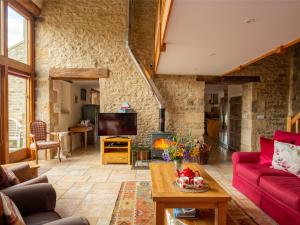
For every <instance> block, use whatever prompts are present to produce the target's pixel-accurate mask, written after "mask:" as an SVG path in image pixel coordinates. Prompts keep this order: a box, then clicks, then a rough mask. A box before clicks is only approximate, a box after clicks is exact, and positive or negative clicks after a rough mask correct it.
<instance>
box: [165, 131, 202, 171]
mask: <svg viewBox="0 0 300 225" xmlns="http://www.w3.org/2000/svg"><path fill="white" fill-rule="evenodd" d="M200 145H201V144H200V141H198V140H197V139H193V138H192V136H191V133H190V132H189V135H187V136H181V135H175V136H174V137H173V138H172V140H170V141H168V143H167V147H165V148H164V152H163V154H162V156H163V159H164V160H165V161H174V163H175V170H178V171H181V170H182V169H183V160H186V161H188V160H189V159H190V158H193V157H197V156H199V153H200V151H199V147H200Z"/></svg>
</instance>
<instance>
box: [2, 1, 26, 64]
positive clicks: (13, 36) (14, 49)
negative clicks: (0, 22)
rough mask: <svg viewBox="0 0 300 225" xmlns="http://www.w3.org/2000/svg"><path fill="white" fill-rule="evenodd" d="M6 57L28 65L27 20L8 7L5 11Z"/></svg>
mask: <svg viewBox="0 0 300 225" xmlns="http://www.w3.org/2000/svg"><path fill="white" fill-rule="evenodd" d="M7 14H8V17H7V29H8V30H7V35H8V36H7V47H8V57H9V58H11V59H14V60H17V61H19V62H22V63H26V64H27V63H28V20H27V19H26V18H25V17H24V16H22V15H21V14H20V13H18V12H17V11H16V10H14V9H13V8H12V7H10V6H8V10H7Z"/></svg>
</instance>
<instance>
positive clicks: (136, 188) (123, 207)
mask: <svg viewBox="0 0 300 225" xmlns="http://www.w3.org/2000/svg"><path fill="white" fill-rule="evenodd" d="M154 218H155V215H154V204H153V201H152V199H151V184H150V182H147V181H140V182H135V181H129V182H123V183H122V185H121V189H120V192H119V196H118V199H117V202H116V205H115V208H114V211H113V215H112V219H111V222H110V225H155V220H154ZM227 224H228V225H257V224H258V223H257V222H255V220H254V219H253V218H252V217H251V216H250V215H248V214H247V213H246V212H245V211H244V210H243V209H242V208H241V207H240V206H239V204H238V203H237V202H235V201H234V200H232V201H231V202H230V203H229V207H228V215H227Z"/></svg>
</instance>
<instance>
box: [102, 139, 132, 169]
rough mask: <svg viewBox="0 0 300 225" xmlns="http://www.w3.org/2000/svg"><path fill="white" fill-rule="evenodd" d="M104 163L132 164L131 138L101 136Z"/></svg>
mask: <svg viewBox="0 0 300 225" xmlns="http://www.w3.org/2000/svg"><path fill="white" fill-rule="evenodd" d="M101 156H102V164H104V165H105V164H110V163H111V164H113V163H125V164H128V165H130V164H131V139H130V138H125V137H124V138H123V137H107V138H101Z"/></svg>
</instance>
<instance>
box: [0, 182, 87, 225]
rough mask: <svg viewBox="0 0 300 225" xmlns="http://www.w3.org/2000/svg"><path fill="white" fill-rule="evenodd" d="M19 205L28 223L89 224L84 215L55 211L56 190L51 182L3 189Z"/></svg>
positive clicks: (51, 224) (36, 224) (55, 224)
mask: <svg viewBox="0 0 300 225" xmlns="http://www.w3.org/2000/svg"><path fill="white" fill-rule="evenodd" d="M3 193H4V194H5V195H7V196H8V197H9V198H10V199H11V200H12V201H13V202H14V203H15V204H16V206H17V208H18V209H19V211H20V213H21V215H22V217H23V220H24V222H25V224H26V225H89V222H88V220H87V219H85V218H82V217H67V218H61V216H60V215H59V214H58V213H57V212H55V210H54V209H55V205H56V192H55V190H54V188H53V187H52V185H51V184H34V185H29V186H24V187H19V188H15V189H9V190H6V191H3Z"/></svg>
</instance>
